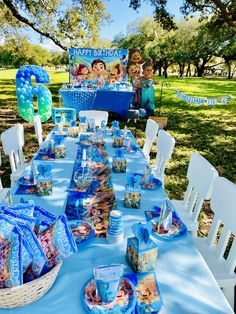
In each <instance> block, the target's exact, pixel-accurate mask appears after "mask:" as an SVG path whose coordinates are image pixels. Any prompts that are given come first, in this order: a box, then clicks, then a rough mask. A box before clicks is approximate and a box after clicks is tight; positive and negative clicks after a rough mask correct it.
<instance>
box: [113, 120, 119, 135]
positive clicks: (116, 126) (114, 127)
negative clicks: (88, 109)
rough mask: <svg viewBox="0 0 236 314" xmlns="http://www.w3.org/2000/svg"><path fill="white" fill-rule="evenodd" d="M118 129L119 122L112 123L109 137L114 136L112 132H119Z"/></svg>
mask: <svg viewBox="0 0 236 314" xmlns="http://www.w3.org/2000/svg"><path fill="white" fill-rule="evenodd" d="M119 129H120V122H119V121H116V120H114V121H112V123H111V135H114V131H115V130H119Z"/></svg>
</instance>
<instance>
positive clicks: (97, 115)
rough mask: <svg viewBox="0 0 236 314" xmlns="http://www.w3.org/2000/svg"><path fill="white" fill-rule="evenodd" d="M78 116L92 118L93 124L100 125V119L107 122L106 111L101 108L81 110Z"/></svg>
mask: <svg viewBox="0 0 236 314" xmlns="http://www.w3.org/2000/svg"><path fill="white" fill-rule="evenodd" d="M79 117H86V118H87V119H94V120H95V126H98V127H101V123H102V121H105V123H106V124H107V120H108V112H107V111H101V110H81V111H80V112H79Z"/></svg>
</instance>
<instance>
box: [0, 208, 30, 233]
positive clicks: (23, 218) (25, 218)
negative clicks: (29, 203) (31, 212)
mask: <svg viewBox="0 0 236 314" xmlns="http://www.w3.org/2000/svg"><path fill="white" fill-rule="evenodd" d="M3 214H5V215H7V216H9V217H10V218H11V219H13V220H16V221H18V220H19V221H22V222H24V223H26V224H28V225H29V226H30V227H31V229H32V230H33V229H34V226H35V222H36V218H34V217H31V216H26V215H23V214H20V213H18V212H16V211H12V210H10V209H9V207H6V208H5V209H4V210H3Z"/></svg>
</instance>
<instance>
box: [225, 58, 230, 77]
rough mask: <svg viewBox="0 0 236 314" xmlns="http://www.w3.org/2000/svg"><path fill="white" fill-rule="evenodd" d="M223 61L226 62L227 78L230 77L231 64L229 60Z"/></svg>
mask: <svg viewBox="0 0 236 314" xmlns="http://www.w3.org/2000/svg"><path fill="white" fill-rule="evenodd" d="M225 63H226V64H227V67H228V80H230V79H231V64H230V61H229V60H225Z"/></svg>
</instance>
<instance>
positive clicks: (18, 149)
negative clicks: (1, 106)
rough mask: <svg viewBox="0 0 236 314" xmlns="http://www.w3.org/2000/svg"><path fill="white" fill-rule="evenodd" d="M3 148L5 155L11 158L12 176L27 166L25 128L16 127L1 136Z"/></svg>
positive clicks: (19, 125) (21, 126)
mask: <svg viewBox="0 0 236 314" xmlns="http://www.w3.org/2000/svg"><path fill="white" fill-rule="evenodd" d="M1 140H2V147H3V151H4V153H5V155H7V156H9V159H10V165H11V171H12V174H13V173H15V172H16V171H17V169H18V168H20V167H21V166H22V165H24V164H25V161H24V155H23V150H22V148H23V145H24V128H23V125H21V124H18V125H14V126H12V127H11V128H9V129H7V130H6V131H4V132H3V133H2V134H1Z"/></svg>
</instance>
